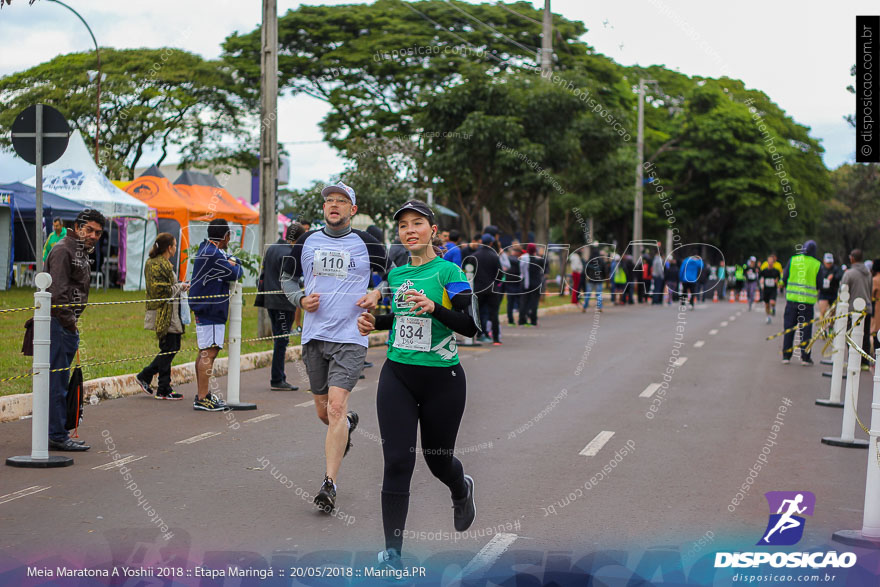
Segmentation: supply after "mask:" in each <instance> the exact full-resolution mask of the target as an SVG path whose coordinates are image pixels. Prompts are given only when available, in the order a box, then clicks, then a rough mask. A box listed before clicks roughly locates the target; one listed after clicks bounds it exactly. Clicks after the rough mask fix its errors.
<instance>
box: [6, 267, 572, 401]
mask: <svg viewBox="0 0 880 587" xmlns="http://www.w3.org/2000/svg"><path fill="white" fill-rule="evenodd" d="M555 290H556V287H555V284H552V285H551V286H550V288H548V292H547V295H545V296H543V298H542V300H541V305H540V307H541V308H546V307H552V306H562V305H565V304H567V303H569V302H570V300H571V298H570V296H564V297H563V296H559V295H556V291H555ZM244 291H245V292H252V291H256V289H255V288H245V290H244ZM143 299H144V292H123V291H120V290H118V289H111V290H108V291H106V292H105V291H104V290H99V291H96V290H91V291H90V292H89V302H111V301H120V300H143ZM244 301H245V306H244V309H243V311H242V325H241V332H242V337H243V338H254V337H256V336H257V308H256V307H254V305H253V304H254V296H252V295H251V296H245V297H244ZM33 304H34V294H33V290H32V289H26V288H13V289H12V290H10V291H4V292H0V309H4V308H22V307H26V306H33ZM506 313H507V299H506V298H505V300H504V301H503V302H502V304H501V308H500V310H499V314H500V315H501V316H502V325H503V324H506V321H505V318H504V316H505V315H506ZM31 316H33V311H30V312H13V313H9V314H0V379H3V378H6V377H12V376H14V375H21V374H23V373H26V372H28V371H29V370H30V368H31V365H32V357H25V356H24V355H22V354H21V339H22V337H23V336H24V328H23V326H24V323H25V321H26V320H27V319H28V318H29V317H31ZM143 325H144V306H143V304H120V305H118V306H93V307H90V308H88V309H86V311H85V312H83V314H82V317H81V318H80V325H79V330H80V346H79V348H80V361H81V362H82V363H83V364H84V365H87V364H88V363H92V362H98V361H108V360H112V359H122V358H128V357H139V356H143V355H148V356H147V357H144V358H142V359H137V360H133V361H126V362H123V363H113V364H110V365H98V366H95V367H84V368H83V376H84V377H85V378H86V379H87V380H88V379H97V378H99V377H109V376H112V375H125V374H129V373H137V372H138V371H140V369H141V368H142V367H143V366H144V365H147V364H148V363H149V362H150V361H151V360H152V355H154V354H155V353H157V352H158V343H157V340H156V335H155V334H154V333H153V332H152V331H149V330H144V328H143ZM195 344H196V338H195V325H194V324H190V325H189V326H188V327H187V331H186V334H184V336H183V342H182V343H181V347H182V349H181V351H180V352H179V353H177V355H176V356H175V357H174V363H173V364H174V365H179V364H181V363H188V362H190V361H194V360H195V359H196V355H197V351H196V350H195V349H194V348H193V347H195ZM291 344H299V336H296V335H294V336H292V337H291ZM271 349H272V341H271V340H264V341H258V342H245V343H242V345H241V352H242V354H244V353H253V352H257V351H267V350H271ZM220 356H221V357H223V356H226V350H225V349H224V350H223V351H222V352H221V353H220ZM30 391H31V379H30V378H22V379H17V380H15V381H8V382H0V396H3V395H10V394H14V393H29V392H30Z"/></svg>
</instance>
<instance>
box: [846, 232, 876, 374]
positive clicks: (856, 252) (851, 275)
mask: <svg viewBox="0 0 880 587" xmlns="http://www.w3.org/2000/svg"><path fill="white" fill-rule="evenodd" d="M849 263H850V267H849V269H847V270H846V271H845V272H844V274H843V279H841V280H840V283H841V284H846V285H847V286H848V287H849V299H850V308H852V307H853V306H852V304H853V302H854V301H855V299H856V298H862V299H863V300H865V303H866V304H867V305H866V306H865V318H864V324H865V328H864V335H863V336H862V349H864V350H865V351H866V352H870V349H871V315H872V314H873V313H874V304H873V303H872V296H871V289H872V285H873V284H872V281H871V272H870V271H868V268H867V267H865V263H864V257H863V256H862V250H861V249H853V250H852V251H851V252H850V254H849ZM868 366H869V363H868V359H866V358H865V357H862V369H863V370H867V369H868Z"/></svg>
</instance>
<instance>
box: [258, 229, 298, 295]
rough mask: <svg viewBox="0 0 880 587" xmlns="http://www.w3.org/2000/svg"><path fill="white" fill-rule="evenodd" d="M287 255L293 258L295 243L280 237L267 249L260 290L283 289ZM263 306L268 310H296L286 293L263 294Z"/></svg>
mask: <svg viewBox="0 0 880 587" xmlns="http://www.w3.org/2000/svg"><path fill="white" fill-rule="evenodd" d="M285 257H287V258H288V259H292V258H293V245H291V244H290V243H288V242H287V241H286V240H284V239H283V238H282V239H278V241H277V242H276V243H274V244H272V246H270V247H269V248H268V249H267V250H266V255H265V257H263V279H262V284H261V287H260V288H259V290H260V291H280V290H281V265H282V263H283V261H284V258H285ZM263 307H264V308H266V309H267V310H287V311H289V312H293V311H295V310H296V308H295V307H294V306H293V304H291V303H290V301H289V300H288V299H287V296H285V295H284V294H269V295H266V296H263Z"/></svg>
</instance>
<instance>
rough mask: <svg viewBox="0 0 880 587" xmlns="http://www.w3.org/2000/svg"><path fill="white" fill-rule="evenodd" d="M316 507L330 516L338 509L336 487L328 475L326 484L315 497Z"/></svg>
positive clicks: (325, 477)
mask: <svg viewBox="0 0 880 587" xmlns="http://www.w3.org/2000/svg"><path fill="white" fill-rule="evenodd" d="M315 505H316V506H318V509H319V510H321V511H323V512H324V513H325V514H329V513H330V512H332V511H333V508H334V507H336V486H335V485H334V484H333V479H331V478H330V477H328V476H327V475H324V484H323V485H321V489H320V491H318V495H316V496H315Z"/></svg>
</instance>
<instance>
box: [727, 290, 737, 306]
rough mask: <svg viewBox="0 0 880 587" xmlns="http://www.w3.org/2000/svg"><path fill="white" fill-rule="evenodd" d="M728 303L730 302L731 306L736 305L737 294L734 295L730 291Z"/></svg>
mask: <svg viewBox="0 0 880 587" xmlns="http://www.w3.org/2000/svg"><path fill="white" fill-rule="evenodd" d="M727 301H728V302H730V303H731V304H735V303H736V294H735V293H733V290H730V295H729V296H728V298H727Z"/></svg>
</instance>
